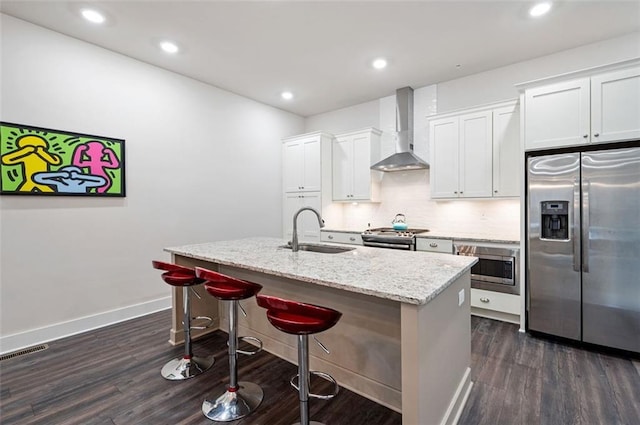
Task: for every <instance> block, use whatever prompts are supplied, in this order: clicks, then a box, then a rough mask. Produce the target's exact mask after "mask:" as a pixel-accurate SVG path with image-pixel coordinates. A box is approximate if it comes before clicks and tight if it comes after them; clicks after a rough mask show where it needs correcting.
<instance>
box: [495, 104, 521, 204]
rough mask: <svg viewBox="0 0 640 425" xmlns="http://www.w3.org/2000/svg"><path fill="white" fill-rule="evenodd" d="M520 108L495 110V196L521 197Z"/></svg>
mask: <svg viewBox="0 0 640 425" xmlns="http://www.w3.org/2000/svg"><path fill="white" fill-rule="evenodd" d="M520 161H522V159H521V158H520V108H518V105H517V104H512V105H510V106H505V107H503V108H496V109H494V110H493V196H494V197H503V196H520Z"/></svg>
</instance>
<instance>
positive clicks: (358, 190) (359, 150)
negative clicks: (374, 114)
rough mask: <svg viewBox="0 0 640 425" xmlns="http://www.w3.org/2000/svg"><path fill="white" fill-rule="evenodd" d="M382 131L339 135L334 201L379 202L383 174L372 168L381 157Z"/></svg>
mask: <svg viewBox="0 0 640 425" xmlns="http://www.w3.org/2000/svg"><path fill="white" fill-rule="evenodd" d="M381 134H382V132H381V131H380V130H377V129H375V128H368V129H364V130H359V131H353V132H349V133H344V134H338V135H336V136H335V139H334V140H333V146H332V167H333V168H332V169H333V175H332V180H333V200H334V201H377V200H378V196H379V184H378V181H379V176H380V172H378V171H372V170H371V168H370V167H371V165H372V164H374V163H375V162H377V161H378V160H379V159H380V158H379V157H380V135H381Z"/></svg>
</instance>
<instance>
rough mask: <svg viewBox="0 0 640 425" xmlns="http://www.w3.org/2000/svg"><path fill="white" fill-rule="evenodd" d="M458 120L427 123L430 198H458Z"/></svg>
mask: <svg viewBox="0 0 640 425" xmlns="http://www.w3.org/2000/svg"><path fill="white" fill-rule="evenodd" d="M458 135H459V128H458V118H457V117H452V118H442V119H437V120H433V121H430V122H429V140H430V143H431V167H429V174H430V179H431V183H430V184H431V197H432V198H455V197H457V196H458Z"/></svg>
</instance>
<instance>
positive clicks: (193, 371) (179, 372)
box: [160, 356, 215, 381]
mask: <svg viewBox="0 0 640 425" xmlns="http://www.w3.org/2000/svg"><path fill="white" fill-rule="evenodd" d="M214 361H215V358H214V356H207V357H200V356H193V357H191V359H185V358H184V357H180V358H179V359H173V360H171V361H170V362H168V363H167V364H165V365H164V366H163V367H162V370H161V371H160V374H161V375H162V377H163V378H164V379H168V380H170V381H182V380H185V379H189V378H193V377H194V376H198V375H200V374H201V373H202V372H205V371H207V370H208V369H209V368H210V367H211V366H213V363H214Z"/></svg>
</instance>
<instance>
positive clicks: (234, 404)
mask: <svg viewBox="0 0 640 425" xmlns="http://www.w3.org/2000/svg"><path fill="white" fill-rule="evenodd" d="M196 276H198V277H199V278H201V279H204V280H205V284H204V287H205V289H206V290H207V292H208V293H209V294H211V295H212V296H214V297H216V298H217V299H219V300H221V301H229V342H228V345H229V350H228V351H229V385H228V386H227V387H226V388H225V389H222V391H223V392H222V394H221V395H220V396H218V397H217V398H216V399H215V400H205V401H204V402H203V403H202V413H204V415H205V416H206V417H207V418H209V419H211V420H212V421H218V422H229V421H235V420H237V419H240V418H243V417H245V416H247V415H248V414H249V413H251V412H253V411H254V410H255V409H256V408H257V407H258V406H259V405H260V403H261V402H262V399H263V397H264V392H263V391H262V388H261V387H260V386H259V385H257V384H254V383H253V382H246V381H241V382H238V367H237V362H238V353H240V354H247V355H253V354H256V353H258V352H259V351H260V350H262V341H260V340H259V339H257V338H253V337H238V307H239V306H240V303H239V301H240V300H244V299H247V298H251V297H253V296H254V295H256V294H257V293H258V292H259V291H260V290H261V289H262V285H258V284H257V283H253V282H247V281H245V280H240V279H236V278H233V277H231V276H227V275H224V274H222V273H218V272H214V271H211V270H207V269H203V268H200V267H196ZM240 308H241V309H242V307H241V306H240ZM238 339H249V340H253V341H255V342H257V343H258V344H259V347H258V349H257V350H254V351H242V350H238Z"/></svg>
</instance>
